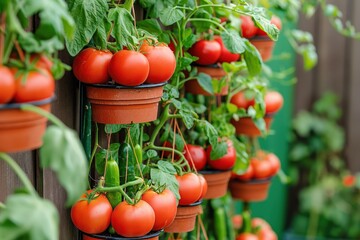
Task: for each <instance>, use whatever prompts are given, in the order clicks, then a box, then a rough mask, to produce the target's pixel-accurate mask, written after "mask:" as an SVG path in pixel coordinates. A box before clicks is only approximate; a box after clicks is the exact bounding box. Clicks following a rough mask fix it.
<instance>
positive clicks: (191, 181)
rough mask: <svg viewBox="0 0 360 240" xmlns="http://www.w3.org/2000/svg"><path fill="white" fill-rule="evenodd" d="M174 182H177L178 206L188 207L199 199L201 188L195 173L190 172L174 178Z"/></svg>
mask: <svg viewBox="0 0 360 240" xmlns="http://www.w3.org/2000/svg"><path fill="white" fill-rule="evenodd" d="M176 180H177V181H178V182H179V193H180V200H179V205H189V204H192V203H194V202H196V201H197V200H198V199H199V198H200V196H201V192H202V186H201V182H200V179H199V177H198V176H197V175H196V174H195V173H191V172H190V173H185V174H184V175H182V176H176Z"/></svg>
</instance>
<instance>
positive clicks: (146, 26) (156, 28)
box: [136, 19, 163, 35]
mask: <svg viewBox="0 0 360 240" xmlns="http://www.w3.org/2000/svg"><path fill="white" fill-rule="evenodd" d="M136 25H137V27H138V28H141V29H143V30H145V31H147V32H149V33H152V34H156V35H160V34H161V33H162V31H163V30H162V29H161V26H160V24H159V22H158V21H157V20H156V19H145V20H142V21H139V22H137V23H136Z"/></svg>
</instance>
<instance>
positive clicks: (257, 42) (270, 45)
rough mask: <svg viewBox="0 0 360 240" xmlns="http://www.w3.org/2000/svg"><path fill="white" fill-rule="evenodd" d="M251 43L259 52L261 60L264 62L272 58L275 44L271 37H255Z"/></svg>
mask: <svg viewBox="0 0 360 240" xmlns="http://www.w3.org/2000/svg"><path fill="white" fill-rule="evenodd" d="M250 42H251V43H252V44H253V45H254V46H255V47H256V49H257V50H258V51H259V53H260V55H261V58H262V60H263V61H264V62H265V61H267V60H269V59H270V58H271V57H272V52H273V49H274V46H275V42H274V41H273V40H271V39H270V38H269V37H255V38H253V39H251V40H250Z"/></svg>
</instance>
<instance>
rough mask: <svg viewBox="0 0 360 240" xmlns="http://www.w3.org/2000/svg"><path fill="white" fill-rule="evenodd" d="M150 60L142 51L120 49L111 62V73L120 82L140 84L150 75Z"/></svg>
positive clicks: (130, 84) (122, 83) (126, 84)
mask: <svg viewBox="0 0 360 240" xmlns="http://www.w3.org/2000/svg"><path fill="white" fill-rule="evenodd" d="M149 70H150V66H149V61H148V59H147V58H146V57H145V56H144V55H143V54H141V53H140V52H136V51H132V50H120V51H118V52H117V53H115V54H114V56H113V57H112V59H111V61H110V64H109V74H110V76H111V78H112V79H113V80H114V81H115V82H116V83H118V84H121V85H124V86H138V85H140V84H142V83H144V82H145V80H146V78H147V77H148V75H149Z"/></svg>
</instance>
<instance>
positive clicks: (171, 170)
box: [157, 160, 176, 174]
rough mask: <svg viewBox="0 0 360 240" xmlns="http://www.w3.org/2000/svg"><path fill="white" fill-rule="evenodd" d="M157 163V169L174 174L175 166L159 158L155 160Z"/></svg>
mask: <svg viewBox="0 0 360 240" xmlns="http://www.w3.org/2000/svg"><path fill="white" fill-rule="evenodd" d="M157 165H158V167H159V170H161V171H163V172H165V173H170V174H176V169H175V167H174V166H173V165H172V164H171V163H169V162H167V161H163V160H160V161H158V162H157Z"/></svg>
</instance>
